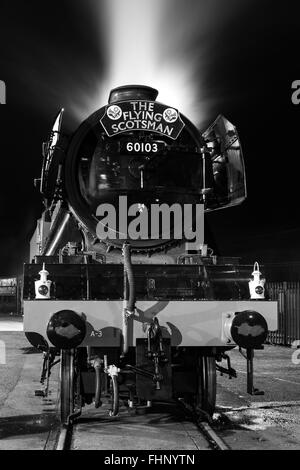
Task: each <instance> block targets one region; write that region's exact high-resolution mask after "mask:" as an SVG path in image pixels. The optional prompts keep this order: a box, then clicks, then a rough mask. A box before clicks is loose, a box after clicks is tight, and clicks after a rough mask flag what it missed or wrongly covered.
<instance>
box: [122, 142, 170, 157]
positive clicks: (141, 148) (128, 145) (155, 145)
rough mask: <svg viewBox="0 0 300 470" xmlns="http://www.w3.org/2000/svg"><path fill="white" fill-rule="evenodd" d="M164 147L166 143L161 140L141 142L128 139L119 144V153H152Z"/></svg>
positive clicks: (160, 150)
mask: <svg viewBox="0 0 300 470" xmlns="http://www.w3.org/2000/svg"><path fill="white" fill-rule="evenodd" d="M165 147H166V143H165V142H163V141H162V140H152V141H150V142H142V141H133V140H128V141H126V142H122V144H121V153H128V154H139V153H140V154H143V155H148V154H153V153H159V152H162V151H163V150H164V149H165Z"/></svg>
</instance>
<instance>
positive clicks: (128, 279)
mask: <svg viewBox="0 0 300 470" xmlns="http://www.w3.org/2000/svg"><path fill="white" fill-rule="evenodd" d="M122 254H123V257H124V300H123V352H122V356H124V355H125V354H127V352H128V348H129V342H128V334H129V331H128V330H129V328H128V321H129V318H130V317H132V316H133V314H134V310H135V281H134V275H133V269H132V263H131V255H130V244H129V243H124V245H123V250H122Z"/></svg>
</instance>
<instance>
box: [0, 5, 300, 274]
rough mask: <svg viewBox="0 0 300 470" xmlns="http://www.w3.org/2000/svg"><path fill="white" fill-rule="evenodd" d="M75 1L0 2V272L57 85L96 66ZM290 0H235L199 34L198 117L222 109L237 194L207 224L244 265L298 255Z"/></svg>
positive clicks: (88, 77)
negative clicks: (238, 150) (243, 189)
mask: <svg viewBox="0 0 300 470" xmlns="http://www.w3.org/2000/svg"><path fill="white" fill-rule="evenodd" d="M124 1H126V0H124ZM149 1H150V0H149ZM223 2H224V0H220V3H223ZM241 2H243V0H241ZM79 3H81V6H82V5H84V1H83V0H82V1H81V2H80V1H79V0H76V1H71V0H62V1H58V0H57V1H48V0H44V1H43V2H40V1H37V0H33V1H30V2H21V1H20V0H19V1H16V2H11V1H8V0H1V4H0V18H1V30H0V79H1V80H4V81H5V82H6V85H7V104H6V105H4V106H0V139H1V140H0V142H1V146H0V149H1V159H0V165H1V170H0V175H1V185H0V200H1V205H0V240H1V243H0V275H7V274H13V273H16V272H18V271H19V270H20V269H21V265H22V262H23V261H24V259H25V255H26V250H27V249H28V242H29V239H30V237H31V234H32V232H33V230H34V228H35V220H36V218H37V217H38V216H39V214H40V211H41V203H40V198H39V194H38V191H37V190H36V189H35V188H34V186H33V178H34V177H38V176H39V173H40V165H41V143H42V141H43V140H44V139H45V138H46V137H47V134H48V132H49V130H50V127H51V124H52V120H53V118H54V116H55V114H56V112H57V110H58V109H59V107H61V106H64V104H65V103H64V102H63V95H64V93H63V90H64V89H66V90H67V92H68V93H69V94H70V93H72V92H73V93H78V89H80V87H78V86H77V85H78V83H77V82H84V83H85V87H93V83H92V77H95V76H98V77H99V79H100V80H101V74H102V72H103V69H104V68H105V64H106V60H107V58H105V54H104V53H103V51H102V47H101V44H96V43H95V40H94V38H95V36H96V33H95V31H94V28H95V22H94V21H92V19H91V18H90V13H89V12H88V11H85V10H84V9H83V8H81V9H80V8H78V4H79ZM179 3H180V2H178V1H174V7H175V8H176V5H177V4H178V5H179ZM181 3H184V2H181ZM296 5H297V2H293V1H289V2H285V3H283V2H275V1H271V0H260V1H259V0H253V1H247V2H245V9H240V10H239V12H238V14H237V15H235V16H234V17H233V19H232V20H231V22H230V23H228V22H227V23H226V25H224V27H222V25H221V26H220V27H218V29H217V30H216V31H215V34H214V32H213V33H212V34H211V36H210V38H209V40H210V51H212V52H211V54H212V57H211V58H210V59H211V60H210V61H209V65H208V67H207V69H206V71H205V76H204V77H203V76H202V83H204V85H205V86H206V87H207V90H208V92H209V93H210V94H211V96H212V99H213V103H214V104H213V106H212V108H211V110H210V115H209V116H207V124H208V123H209V122H210V121H212V120H213V119H214V118H215V116H216V115H217V114H219V113H222V114H224V115H225V116H226V117H227V118H228V119H230V120H231V121H232V122H233V123H234V124H235V125H236V126H237V128H238V131H239V134H240V138H241V141H242V145H243V151H244V157H245V164H246V172H247V186H248V199H247V201H246V202H245V203H243V204H242V205H241V206H239V207H236V208H232V209H227V210H225V211H218V212H216V213H214V214H210V215H209V217H208V218H207V221H208V223H209V226H210V230H211V231H212V234H213V237H214V239H215V243H216V244H217V246H218V249H219V251H220V253H221V254H223V255H228V256H230V255H234V256H242V257H243V259H244V260H245V261H246V262H251V261H255V260H256V259H258V260H259V261H261V262H267V261H300V211H299V209H298V204H299V196H298V193H299V190H300V182H299V171H298V159H299V158H300V155H299V153H300V152H299V147H300V132H299V131H300V105H299V106H295V105H293V104H292V102H291V94H292V91H291V83H292V82H293V81H294V80H296V79H300V61H299V50H300V48H299V45H300V39H299V37H300V36H299V31H300V17H299V12H298V10H299V8H298V9H297V7H296ZM228 8H230V2H228ZM175 14H176V12H175ZM178 15H179V18H180V11H179V10H178ZM196 46H197V45H195V47H196ZM103 47H104V46H103ZM120 85H122V83H120ZM178 92H179V93H180V90H178ZM103 104H105V103H99V106H100V105H103ZM168 104H170V105H172V103H168ZM203 130H204V129H203Z"/></svg>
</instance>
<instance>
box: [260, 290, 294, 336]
mask: <svg viewBox="0 0 300 470" xmlns="http://www.w3.org/2000/svg"><path fill="white" fill-rule="evenodd" d="M266 287H267V290H268V293H269V296H270V300H278V330H277V331H270V332H269V336H268V340H269V341H270V342H271V343H274V344H283V345H291V344H292V343H293V341H296V340H300V282H299V281H296V282H291V281H289V282H269V283H268V284H267V286H266Z"/></svg>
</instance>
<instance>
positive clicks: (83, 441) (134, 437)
mask: <svg viewBox="0 0 300 470" xmlns="http://www.w3.org/2000/svg"><path fill="white" fill-rule="evenodd" d="M166 408H167V410H166ZM106 411H107V410H106V406H105V404H104V405H103V409H102V410H101V411H100V412H99V411H97V412H95V410H91V411H88V412H87V413H84V415H82V416H81V417H80V418H79V419H77V420H75V421H73V422H72V421H70V422H69V424H68V425H63V426H60V428H57V429H56V431H55V433H53V431H52V434H53V435H52V437H51V439H49V440H48V444H47V446H46V447H45V448H46V449H53V450H87V449H88V450H116V451H122V450H128V449H130V450H147V451H148V450H155V449H161V450H163V451H175V450H181V451H182V450H187V451H189V452H190V451H198V450H229V449H230V448H229V447H228V446H227V444H226V443H225V442H224V441H223V439H222V438H221V437H220V436H219V435H218V433H217V432H216V431H215V430H214V429H213V427H212V425H211V424H210V423H209V422H208V420H206V419H205V417H203V418H202V419H201V418H198V419H195V417H194V416H193V414H192V413H191V410H189V409H188V408H187V407H185V405H184V404H182V403H179V404H177V405H176V404H159V405H157V406H155V407H154V409H153V410H151V411H149V412H148V413H145V414H140V410H138V412H137V414H133V413H132V412H130V410H128V408H127V409H126V408H125V407H122V408H121V410H120V415H119V416H118V417H115V418H111V417H109V416H108V413H107V412H106Z"/></svg>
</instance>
